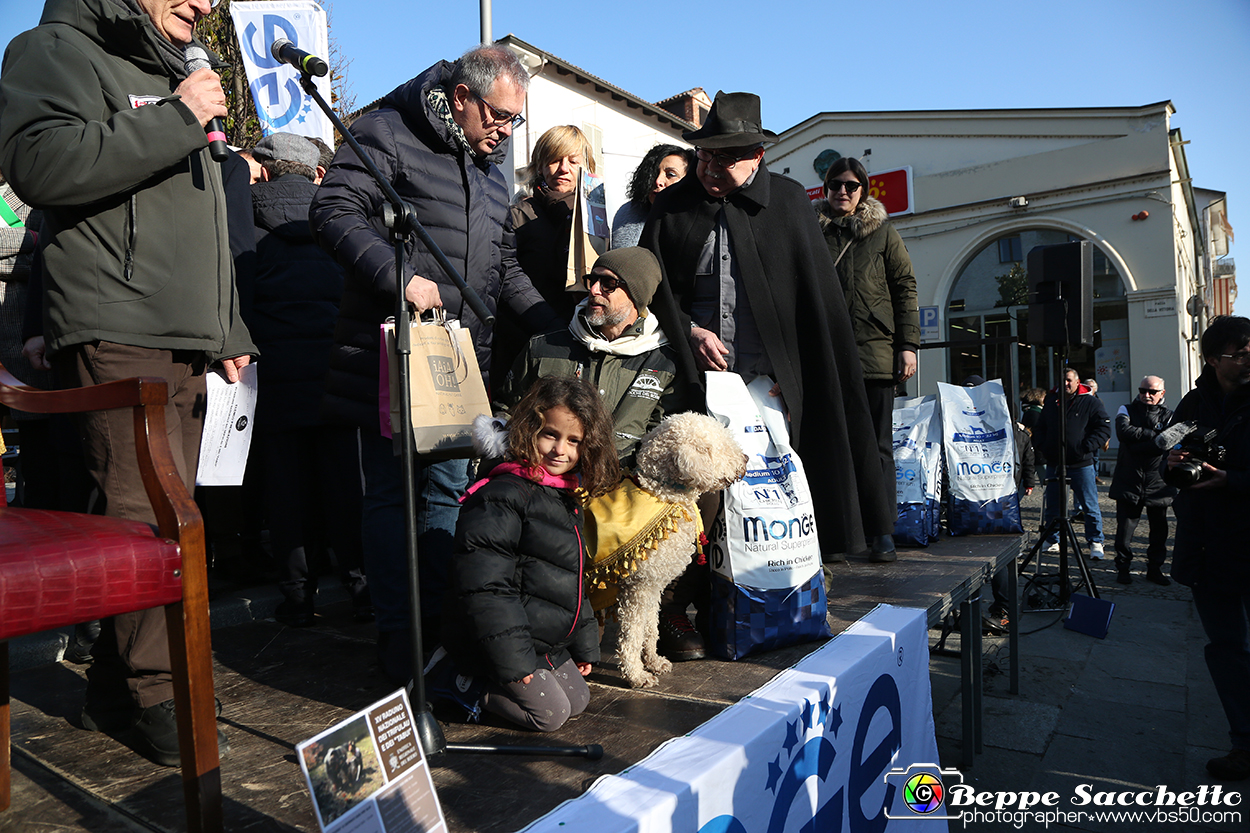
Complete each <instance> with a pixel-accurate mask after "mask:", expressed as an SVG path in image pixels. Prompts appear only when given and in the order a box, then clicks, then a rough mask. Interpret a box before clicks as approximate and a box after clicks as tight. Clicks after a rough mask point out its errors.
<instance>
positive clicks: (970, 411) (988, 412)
mask: <svg viewBox="0 0 1250 833" xmlns="http://www.w3.org/2000/svg"><path fill="white" fill-rule="evenodd" d="M938 410H939V413H940V419H941V425H942V445H943V447H944V450H945V453H946V471H947V477H948V480H949V481H950V510H949V515H948V518H947V526H948V528H949V529H950V534H951V535H971V534H976V533H982V534H984V533H1000V534H1003V533H1012V532H1022V531H1023V526H1022V524H1021V521H1020V503H1019V500H1018V498H1017V496H1016V481H1015V451H1016V446H1015V431H1014V430H1013V427H1012V419H1011V414H1010V412H1009V411H1008V409H1007V398H1006V396H1005V395H1004V394H1003V383H1002V381H1000V380H998V379H991V380H990V381H988V382H985V383H983V384H980V385H976V386H975V387H961V386H958V385H947V384H943V383H941V382H939V383H938Z"/></svg>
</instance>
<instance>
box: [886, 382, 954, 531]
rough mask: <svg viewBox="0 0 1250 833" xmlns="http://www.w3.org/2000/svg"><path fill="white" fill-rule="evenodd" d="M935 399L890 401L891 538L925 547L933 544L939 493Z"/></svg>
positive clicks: (939, 452)
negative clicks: (895, 512) (895, 502)
mask: <svg viewBox="0 0 1250 833" xmlns="http://www.w3.org/2000/svg"><path fill="white" fill-rule="evenodd" d="M936 411H937V397H936V396H925V397H915V398H912V399H903V398H900V399H895V400H894V475H895V485H896V493H897V500H898V520H897V521H895V524H894V538H895V539H896V541H902V542H903V543H904V544H910V545H912V546H917V547H927V546H928V545H929V544H931V543H933V542H934V541H936V540H937V537H938V526H939V524H938V521H939V518H940V514H941V512H940V506H939V502H938V493H939V492H940V491H941V478H942V443H941V425H939V424H938V422H937V420H936V419H934V414H935V413H936Z"/></svg>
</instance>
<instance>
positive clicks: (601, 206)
mask: <svg viewBox="0 0 1250 833" xmlns="http://www.w3.org/2000/svg"><path fill="white" fill-rule="evenodd" d="M610 234H611V231H610V230H609V228H608V225H607V207H606V204H605V203H604V199H603V180H602V179H600V178H599V177H597V176H595V175H594V174H592V173H589V172H587V170H586V169H585V168H582V169H581V170H580V171H578V175H577V199H575V200H574V201H573V218H572V222H571V223H570V224H569V259H568V264H567V269H568V271H567V274H566V276H565V280H564V288H565V290H566V291H568V292H585V291H586V288H585V287H584V286H583V285H582V277H583V276H584V275H585V274H586V273H587V272H589V271H590V270H591V268H592V267H593V266H594V265H595V261H596V260H598V259H599V255H601V254H603V253H604V252H606V251H607V250H608V236H609V235H610Z"/></svg>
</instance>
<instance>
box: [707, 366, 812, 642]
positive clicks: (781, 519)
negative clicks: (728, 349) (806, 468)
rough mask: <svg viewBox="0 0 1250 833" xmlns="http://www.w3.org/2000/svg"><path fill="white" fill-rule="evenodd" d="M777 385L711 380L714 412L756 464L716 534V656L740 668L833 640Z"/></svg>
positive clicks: (711, 547) (712, 544)
mask: <svg viewBox="0 0 1250 833" xmlns="http://www.w3.org/2000/svg"><path fill="white" fill-rule="evenodd" d="M772 386H773V381H772V379H769V378H768V377H767V376H758V377H756V378H755V379H754V380H752V382H751V383H750V384H749V385H748V384H745V383H744V382H743V381H742V377H740V376H739V375H738V374H736V373H708V374H707V410H708V413H709V414H711V415H712V416H714V417H716V418H717V419H719V420H720V421H721V422H722V423H723V424H725V425H727V426H728V427H729V430H730V432H732V433H733V435H734V437H735V438H736V439H737V440H738V444H739V445H741V446H742V450H743V452H745V453H746V455H747V471H746V475H745V476H744V477H743V478H742V479H741V480H739V481H738V482H737V483H734V484H732V485H730V486H729V488H727V489H726V490H725V491H724V495H723V498H722V500H721V510H720V512H719V513H718V515H717V517H716V521H715V522H714V523H713V524H712V526H711V528H710V529H709V530H708V531H707V535H708V542H709V543H708V548H707V555H708V564H709V565H710V567H711V570H712V633H711V634H710V642H711V646H712V650H713V651H715V652H716V654H717V655H718V656H722V657H725V658H726V659H740V658H741V657H744V656H746V655H747V654H749V653H751V652H753V651H766V650H770V649H772V648H779V647H781V646H782V645H790V644H793V643H795V642H805V641H807V640H811V639H820V638H822V637H826V636H828V635H829V627H828V625H827V624H826V622H825V615H826V611H827V605H826V599H825V581H824V573H823V571H822V570H821V564H820V542H819V540H818V537H817V530H816V516H815V508H814V507H813V506H812V495H811V491H810V490H809V488H808V485H807V476H806V475H805V474H804V472H803V461H802V460H800V459H799V456H798V454H796V453H795V451H794V449H793V448H791V446H790V431H789V429H788V428H787V427H786V418H785V414H784V413H782V410H781V405H780V401H779V399H778V397H776V396H770V395H769V390H771V389H772Z"/></svg>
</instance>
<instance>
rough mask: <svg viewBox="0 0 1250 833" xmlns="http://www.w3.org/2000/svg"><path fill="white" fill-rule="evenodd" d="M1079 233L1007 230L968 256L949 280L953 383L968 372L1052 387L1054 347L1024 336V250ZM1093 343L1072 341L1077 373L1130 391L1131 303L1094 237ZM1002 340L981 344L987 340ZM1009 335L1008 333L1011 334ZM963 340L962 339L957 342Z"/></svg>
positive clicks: (949, 376) (1107, 389) (1110, 387)
mask: <svg viewBox="0 0 1250 833" xmlns="http://www.w3.org/2000/svg"><path fill="white" fill-rule="evenodd" d="M1081 239H1082V238H1081V237H1079V236H1077V235H1074V234H1071V233H1070V232H1067V231H1063V230H1059V229H1047V228H1027V229H1014V230H1011V231H1008V232H1006V233H1004V234H1002V235H1000V236H998V237H996V238H994V239H992V240H990V241H989V242H987V243H986V244H985V245H984V246H982V247H981V248H980V249H978V250H977V252H976V253H975V254H974V255H973V256H972V257H971V258H969V259H968V261H967V263H965V264H964V267H963V269H961V270H960V272H959V275H958V276H957V277H956V278H955V280H954V281H953V283H952V284H951V291H950V294H949V296H948V298H947V305H946V325H947V339H948V340H949V341H951V342H956V343H955V344H952V346H951V347H950V348H949V349H948V350H947V379H949V380H950V381H951V382H952V383H954V384H958V383H959V382H960V381H962V380H963V379H965V378H967V377H968V376H970V375H973V374H975V375H978V376H981V377H983V378H986V379H1002V380H1003V383H1004V387H1008V388H1009V387H1011V385H1012V382H1011V381H1009V380H1015V381H1014V383H1015V384H1016V385H1018V386H1019V387H1021V388H1031V387H1039V388H1047V389H1049V388H1051V387H1053V386H1054V385H1055V384H1056V383H1057V381H1058V378H1059V374H1060V369H1059V367H1058V365H1057V361H1058V359H1057V358H1056V355H1055V349H1054V348H1050V347H1034V346H1031V345H1027V344H1024V343H1022V341H1023V339H1024V337H1025V332H1026V328H1027V326H1028V315H1029V310H1028V300H1027V290H1028V281H1027V272H1026V269H1025V267H1026V260H1027V258H1028V253H1029V251H1030V250H1031V249H1033V248H1034V247H1035V246H1049V245H1052V244H1055V243H1068V242H1073V241H1077V240H1081ZM1093 308H1094V346H1093V347H1080V348H1072V349H1071V350H1070V351H1069V356H1068V362H1069V365H1070V366H1072V367H1075V368H1076V369H1077V370H1078V371H1079V372H1080V374H1081V377H1082V378H1086V377H1089V376H1093V377H1095V378H1097V379H1098V380H1099V394H1100V395H1101V394H1102V393H1103V392H1104V391H1105V392H1107V393H1111V392H1113V391H1119V390H1120V388H1123V390H1124V391H1129V390H1130V385H1131V384H1132V382H1130V380H1128V378H1127V370H1128V362H1127V357H1128V303H1127V301H1126V298H1125V290H1124V281H1123V280H1122V279H1121V276H1120V274H1119V271H1118V270H1117V269H1116V266H1115V264H1114V262H1113V261H1112V260H1111V259H1110V258H1108V257H1107V256H1106V254H1105V253H1104V252H1103V251H1102V250H1100V249H1099V248H1098V245H1097V241H1095V244H1094V304H1093ZM995 338H998V339H1002V340H1003V341H1002V342H1001V343H991V344H986V343H984V341H985V340H986V339H995ZM1009 338H1010V339H1014V340H1008V339H1009ZM961 341H962V342H967V345H966V346H961V345H959V344H958V343H957V342H961Z"/></svg>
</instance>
